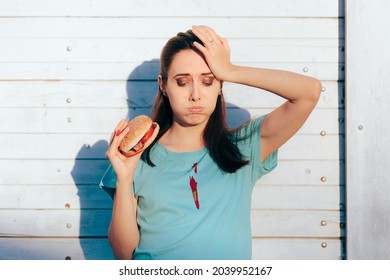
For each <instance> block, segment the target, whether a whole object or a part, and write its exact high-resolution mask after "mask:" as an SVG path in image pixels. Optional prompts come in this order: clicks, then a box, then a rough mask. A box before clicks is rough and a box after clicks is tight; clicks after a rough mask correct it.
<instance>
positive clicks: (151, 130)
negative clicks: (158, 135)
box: [141, 125, 154, 143]
mask: <svg viewBox="0 0 390 280" xmlns="http://www.w3.org/2000/svg"><path fill="white" fill-rule="evenodd" d="M153 132H154V126H153V125H152V126H151V127H150V129H149V130H148V132H146V134H145V135H144V137H142V139H141V143H145V142H146V141H148V139H149V138H150V137H151V136H152V135H153Z"/></svg>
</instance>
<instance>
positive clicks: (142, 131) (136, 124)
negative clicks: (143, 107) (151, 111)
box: [119, 115, 160, 157]
mask: <svg viewBox="0 0 390 280" xmlns="http://www.w3.org/2000/svg"><path fill="white" fill-rule="evenodd" d="M127 127H128V128H129V132H128V133H127V134H126V135H125V137H124V138H123V139H122V141H121V143H120V145H119V151H120V152H121V153H122V154H123V155H124V156H126V157H131V156H134V155H136V154H139V153H141V152H142V151H144V150H145V149H146V148H147V147H149V146H150V144H152V143H153V141H154V139H156V137H157V134H158V132H159V130H160V126H159V125H158V123H156V122H153V121H152V119H151V118H150V117H148V116H146V115H140V116H137V117H135V118H134V119H132V120H131V121H130V122H129V123H128V124H127Z"/></svg>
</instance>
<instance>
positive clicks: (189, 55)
mask: <svg viewBox="0 0 390 280" xmlns="http://www.w3.org/2000/svg"><path fill="white" fill-rule="evenodd" d="M208 72H210V68H209V67H208V65H207V63H206V61H205V60H204V58H203V57H202V56H201V55H199V54H198V53H196V52H195V51H193V50H183V51H180V52H178V53H177V54H176V55H175V56H174V57H173V60H172V63H171V67H170V68H169V71H168V75H169V76H175V75H177V74H183V73H186V74H190V75H197V74H198V75H200V74H201V73H208Z"/></svg>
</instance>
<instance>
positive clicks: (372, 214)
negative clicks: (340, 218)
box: [346, 0, 390, 260]
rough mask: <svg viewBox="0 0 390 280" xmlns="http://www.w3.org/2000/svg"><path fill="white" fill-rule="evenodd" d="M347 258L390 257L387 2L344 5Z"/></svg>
mask: <svg viewBox="0 0 390 280" xmlns="http://www.w3.org/2000/svg"><path fill="white" fill-rule="evenodd" d="M346 11H347V12H346V18H347V20H348V25H347V29H346V32H347V33H346V35H347V36H346V40H347V44H346V46H347V49H346V50H347V52H346V54H347V55H346V59H347V66H348V67H347V72H346V81H347V83H346V85H347V87H346V96H347V98H346V120H347V122H346V132H347V139H346V140H347V142H346V143H347V147H348V149H347V154H346V160H347V165H346V174H347V205H348V212H347V213H348V215H347V232H348V235H347V245H348V246H347V256H348V259H364V260H371V259H374V260H375V259H376V260H378V259H383V260H389V259H390V219H389V213H390V178H389V158H390V141H389V137H390V126H389V119H390V114H389V108H390V79H389V77H390V54H389V50H390V38H389V36H388V33H389V27H390V17H389V12H390V2H389V1H385V0H376V1H370V2H367V1H364V0H353V1H350V0H348V1H346Z"/></svg>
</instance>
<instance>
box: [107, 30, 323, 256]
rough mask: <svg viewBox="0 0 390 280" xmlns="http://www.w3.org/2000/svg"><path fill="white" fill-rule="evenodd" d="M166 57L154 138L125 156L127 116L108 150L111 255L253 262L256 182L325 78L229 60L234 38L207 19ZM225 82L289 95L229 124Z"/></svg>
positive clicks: (300, 121)
mask: <svg viewBox="0 0 390 280" xmlns="http://www.w3.org/2000/svg"><path fill="white" fill-rule="evenodd" d="M160 63H161V72H160V75H159V76H158V84H159V90H158V93H157V96H156V100H155V105H154V108H153V116H152V118H153V119H154V120H155V121H156V122H158V123H159V124H160V127H161V129H160V132H159V135H158V137H157V139H156V141H155V143H154V144H153V145H152V146H151V147H149V148H148V149H147V150H146V151H144V152H143V154H142V156H141V155H140V154H139V155H137V156H134V157H131V158H126V157H124V156H123V155H122V154H121V153H120V152H119V151H118V147H119V143H120V141H121V140H122V139H123V137H124V135H125V134H126V133H127V129H125V127H126V125H127V122H126V121H124V120H122V121H120V122H119V124H118V125H117V127H116V129H115V131H114V133H113V135H112V138H111V143H110V146H109V148H108V151H107V153H106V155H107V157H108V159H109V160H110V163H111V167H110V168H109V170H108V171H107V172H106V174H105V176H104V177H103V179H102V182H101V187H103V188H104V189H105V190H106V191H108V192H109V193H110V194H112V196H113V197H114V206H113V213H112V220H111V224H110V228H109V234H108V236H109V242H110V244H111V246H112V249H113V252H114V254H115V256H116V258H118V259H131V258H133V259H250V258H251V228H250V209H251V205H250V204H251V194H252V189H253V186H254V184H255V182H256V181H257V180H258V179H259V178H260V177H261V176H262V175H264V174H266V173H268V172H270V171H271V170H273V169H274V168H275V166H276V164H277V150H278V148H279V147H280V146H281V145H283V144H284V143H285V142H286V141H287V140H288V139H289V138H291V137H292V136H293V135H294V134H295V133H296V132H297V131H298V129H299V128H300V127H301V126H302V125H303V124H304V122H305V121H306V119H307V118H308V116H309V114H310V113H311V112H312V110H313V108H314V107H315V105H316V103H317V101H318V98H319V95H320V92H321V83H320V82H319V81H318V80H316V79H314V78H310V77H306V76H302V75H299V74H294V73H290V72H286V71H278V70H270V69H260V68H250V67H243V66H238V65H234V64H232V63H231V61H230V50H229V46H228V42H227V41H226V40H225V39H224V38H222V37H220V36H219V35H218V34H217V33H215V31H214V30H213V29H211V28H210V27H207V26H193V28H192V30H189V31H187V32H186V33H179V34H178V35H177V36H175V37H173V38H172V39H170V40H169V41H168V43H167V44H166V45H165V47H164V49H163V51H162V53H161V59H160ZM223 81H228V82H233V83H239V84H243V85H247V86H252V87H256V88H259V89H264V90H267V91H270V92H273V93H274V94H277V95H279V96H281V97H283V98H285V99H286V100H287V101H286V102H285V103H284V104H282V105H281V106H280V107H278V108H276V109H275V110H273V111H272V112H270V113H269V114H267V116H266V117H265V116H261V117H259V118H255V119H253V120H251V121H250V122H248V123H246V124H244V125H243V126H242V127H240V128H238V129H236V130H230V129H228V128H227V125H226V118H225V103H224V100H223V94H222V85H223ZM123 129H124V130H123ZM122 130H123V131H122Z"/></svg>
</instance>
